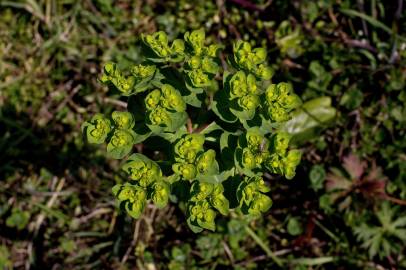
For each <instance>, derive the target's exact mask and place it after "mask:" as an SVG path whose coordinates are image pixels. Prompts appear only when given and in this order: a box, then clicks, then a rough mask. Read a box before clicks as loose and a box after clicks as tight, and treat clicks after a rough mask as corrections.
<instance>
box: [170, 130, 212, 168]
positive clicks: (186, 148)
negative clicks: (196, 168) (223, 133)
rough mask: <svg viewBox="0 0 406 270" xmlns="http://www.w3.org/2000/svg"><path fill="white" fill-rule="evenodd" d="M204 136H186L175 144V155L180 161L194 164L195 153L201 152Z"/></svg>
mask: <svg viewBox="0 0 406 270" xmlns="http://www.w3.org/2000/svg"><path fill="white" fill-rule="evenodd" d="M204 140H205V138H204V135H202V134H188V135H186V136H184V137H182V138H181V139H180V140H179V141H178V142H177V143H176V144H175V154H176V157H178V158H179V159H180V160H183V161H186V162H190V163H192V162H194V160H195V158H196V156H197V153H199V152H201V151H203V144H204Z"/></svg>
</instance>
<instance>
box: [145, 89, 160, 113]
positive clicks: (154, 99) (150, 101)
mask: <svg viewBox="0 0 406 270" xmlns="http://www.w3.org/2000/svg"><path fill="white" fill-rule="evenodd" d="M160 101H161V91H160V90H159V89H155V90H153V91H151V92H150V93H149V94H148V95H147V97H146V98H145V107H146V108H147V110H154V109H155V108H156V107H157V106H158V104H159V102H160Z"/></svg>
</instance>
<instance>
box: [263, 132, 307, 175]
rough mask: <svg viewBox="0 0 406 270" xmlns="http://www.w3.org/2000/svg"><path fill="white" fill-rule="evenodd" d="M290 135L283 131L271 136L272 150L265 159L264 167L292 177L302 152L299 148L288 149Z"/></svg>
mask: <svg viewBox="0 0 406 270" xmlns="http://www.w3.org/2000/svg"><path fill="white" fill-rule="evenodd" d="M290 138H291V136H290V135H289V134H288V133H285V132H279V133H276V134H275V135H274V136H273V137H272V141H271V149H272V152H271V154H270V156H269V158H268V159H267V161H266V167H267V168H268V169H269V170H270V171H271V172H272V173H277V174H281V175H284V176H285V177H286V178H287V179H292V178H293V177H294V176H295V174H296V167H297V165H299V163H300V159H301V157H302V153H301V152H300V151H299V150H296V149H294V150H289V151H288V147H289V141H290Z"/></svg>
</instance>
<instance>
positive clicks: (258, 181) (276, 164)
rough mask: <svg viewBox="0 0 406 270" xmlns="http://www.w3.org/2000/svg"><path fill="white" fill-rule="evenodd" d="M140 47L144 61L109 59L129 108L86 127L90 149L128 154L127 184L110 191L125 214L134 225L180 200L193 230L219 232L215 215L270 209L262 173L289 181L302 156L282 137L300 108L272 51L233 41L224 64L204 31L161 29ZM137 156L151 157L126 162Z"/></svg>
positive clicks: (111, 76) (112, 79)
mask: <svg viewBox="0 0 406 270" xmlns="http://www.w3.org/2000/svg"><path fill="white" fill-rule="evenodd" d="M141 42H142V45H143V55H144V56H145V58H144V59H143V61H142V62H141V63H134V65H132V66H131V65H130V66H129V67H128V68H127V69H120V68H119V67H118V64H115V63H112V62H109V63H107V64H106V65H105V67H104V74H103V75H102V77H101V82H103V83H104V84H106V85H107V86H108V87H109V88H111V89H112V90H114V91H115V93H117V92H118V93H119V94H121V95H122V96H125V97H128V103H127V104H126V106H125V107H127V110H126V111H113V112H112V113H111V115H108V116H104V115H102V114H96V115H95V116H93V117H92V118H91V119H90V121H88V122H85V123H84V124H83V125H82V131H83V134H84V136H85V137H86V140H87V141H88V142H89V143H94V144H102V143H106V144H107V153H108V154H109V156H110V157H112V158H116V159H122V158H124V157H126V156H127V159H126V161H125V162H123V165H122V169H123V171H124V172H125V174H124V173H123V174H122V176H123V177H124V179H122V178H119V177H118V181H119V182H120V183H119V184H117V185H116V186H114V187H113V194H114V196H115V197H116V198H117V201H118V202H119V205H120V208H122V209H123V210H125V211H127V212H128V214H129V215H131V216H132V217H134V218H138V217H140V215H141V214H142V212H143V209H144V208H145V206H146V204H147V203H149V202H150V203H153V204H155V206H156V207H158V208H162V207H165V206H166V205H167V204H168V202H169V200H171V201H173V202H182V203H183V205H185V206H186V215H187V223H188V225H189V226H190V228H191V229H192V230H193V231H194V232H200V231H202V230H203V229H209V230H215V228H216V223H215V220H216V217H217V215H218V213H220V214H221V215H228V213H229V212H230V211H234V212H235V213H237V214H244V215H247V216H249V218H252V217H257V216H259V215H261V214H262V213H264V212H266V211H267V210H268V209H269V208H270V207H271V205H272V200H271V199H270V198H269V196H268V195H266V193H268V192H269V188H268V186H267V185H266V183H265V182H264V178H263V176H267V177H269V174H270V173H271V174H280V175H283V176H285V177H286V178H288V179H291V178H293V177H294V176H295V170H296V167H297V165H298V164H299V162H300V158H301V152H300V151H299V150H292V149H290V146H289V143H290V135H289V134H288V133H283V132H281V131H279V130H278V129H279V128H280V127H281V126H282V125H283V123H284V122H286V121H287V120H289V119H290V117H291V114H292V113H293V111H294V110H295V109H296V108H297V107H299V106H300V104H301V101H300V99H299V97H298V96H297V95H296V94H294V92H293V89H292V86H291V85H290V84H289V83H285V82H281V83H278V84H273V83H272V82H271V81H270V79H271V77H272V74H273V72H272V69H270V67H269V65H268V63H267V59H266V56H267V50H266V49H265V48H252V46H251V43H249V42H246V41H237V42H236V43H235V44H234V47H233V55H231V56H228V57H226V59H228V60H229V61H221V60H220V58H219V55H218V51H219V49H220V48H221V45H217V44H208V40H206V38H205V33H204V30H203V29H198V30H194V31H191V32H187V33H185V34H184V37H183V40H181V39H176V40H174V41H173V42H171V41H169V40H168V36H167V35H166V34H165V33H164V32H156V33H153V34H149V35H142V36H141ZM220 63H222V64H223V65H220ZM229 65H232V66H229ZM127 66H128V65H127ZM118 104H120V105H122V101H121V102H120V103H118ZM190 106H193V107H194V108H192V107H190ZM210 110H212V111H213V113H211V112H210ZM158 137H159V138H158ZM143 142H144V144H143V147H136V148H135V147H133V146H134V144H140V143H143ZM139 146H141V145H139ZM133 149H142V150H143V152H144V154H145V155H143V154H140V153H136V154H132V155H129V156H128V154H129V153H131V151H132V150H133ZM147 156H148V157H147ZM161 167H162V170H161Z"/></svg>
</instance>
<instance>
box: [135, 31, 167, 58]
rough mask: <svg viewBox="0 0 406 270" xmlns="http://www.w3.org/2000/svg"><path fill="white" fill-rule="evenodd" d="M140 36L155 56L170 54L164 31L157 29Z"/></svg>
mask: <svg viewBox="0 0 406 270" xmlns="http://www.w3.org/2000/svg"><path fill="white" fill-rule="evenodd" d="M141 38H142V40H143V41H144V43H145V44H146V45H147V46H148V47H149V48H151V50H152V51H154V53H155V54H156V55H157V56H159V57H167V56H169V55H170V53H171V52H170V48H169V46H168V36H167V35H166V33H165V32H163V31H159V32H156V33H153V34H151V35H142V36H141Z"/></svg>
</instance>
